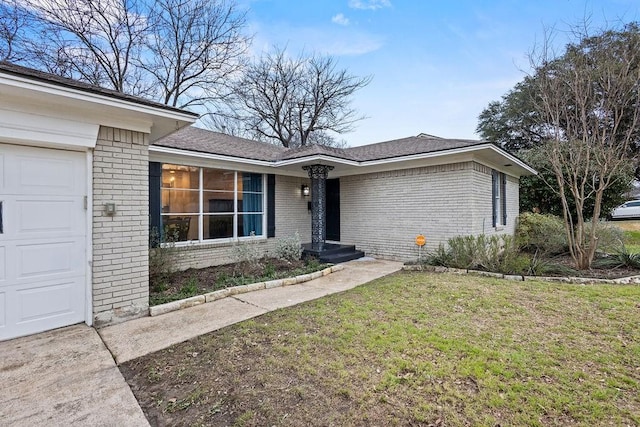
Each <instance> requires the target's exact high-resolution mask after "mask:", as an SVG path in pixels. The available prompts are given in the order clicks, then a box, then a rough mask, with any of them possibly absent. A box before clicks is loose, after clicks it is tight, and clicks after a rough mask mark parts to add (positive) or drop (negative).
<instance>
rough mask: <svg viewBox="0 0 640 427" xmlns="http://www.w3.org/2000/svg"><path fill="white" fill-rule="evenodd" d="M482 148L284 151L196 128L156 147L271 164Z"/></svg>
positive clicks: (417, 141) (435, 140) (441, 143)
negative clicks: (320, 157) (301, 160)
mask: <svg viewBox="0 0 640 427" xmlns="http://www.w3.org/2000/svg"><path fill="white" fill-rule="evenodd" d="M481 144H487V142H484V141H474V140H467V139H445V138H439V137H436V136H432V135H426V134H420V135H418V136H412V137H409V138H402V139H396V140H392V141H386V142H380V143H377V144H369V145H362V146H359V147H352V148H335V147H327V146H324V145H306V146H303V147H298V148H284V147H280V146H277V145H274V144H269V143H264V142H258V141H253V140H250V139H244V138H239V137H236V136H230V135H226V134H223V133H219V132H213V131H209V130H205V129H199V128H196V127H188V128H185V129H182V130H180V131H178V132H176V133H173V134H172V135H169V136H167V137H165V138H163V139H161V140H159V141H156V142H155V143H154V145H156V146H161V147H170V148H178V149H181V150H189V151H196V152H200V153H208V154H218V155H223V156H230V157H237V158H243V159H254V160H263V161H268V162H276V161H281V160H293V159H302V158H305V157H313V156H318V155H322V156H328V157H334V158H338V159H344V160H351V161H356V162H366V161H371V160H382V159H390V158H394V157H404V156H411V155H415V154H424V153H433V152H438V151H447V150H453V149H457V148H465V147H471V146H474V145H481Z"/></svg>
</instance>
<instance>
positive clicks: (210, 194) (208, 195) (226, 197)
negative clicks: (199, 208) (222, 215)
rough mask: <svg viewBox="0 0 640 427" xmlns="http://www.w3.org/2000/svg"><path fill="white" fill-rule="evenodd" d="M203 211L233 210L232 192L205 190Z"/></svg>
mask: <svg viewBox="0 0 640 427" xmlns="http://www.w3.org/2000/svg"><path fill="white" fill-rule="evenodd" d="M203 197H204V212H205V213H207V212H212V213H213V212H233V192H228V191H205V192H203Z"/></svg>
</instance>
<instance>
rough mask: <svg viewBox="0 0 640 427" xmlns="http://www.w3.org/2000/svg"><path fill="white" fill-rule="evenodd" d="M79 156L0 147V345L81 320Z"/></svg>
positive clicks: (83, 263)
mask: <svg viewBox="0 0 640 427" xmlns="http://www.w3.org/2000/svg"><path fill="white" fill-rule="evenodd" d="M85 156H86V154H85V153H78V152H68V151H63V150H52V149H43V148H34V147H19V146H15V145H7V144H0V159H1V160H0V168H1V169H0V176H1V177H2V185H3V186H0V201H2V203H3V233H2V234H0V340H2V339H9V338H15V337H19V336H23V335H28V334H33V333H37V332H42V331H46V330H49V329H54V328H59V327H62V326H67V325H71V324H74V323H79V322H82V321H84V320H85V315H86V274H87V268H88V266H87V254H86V224H87V222H86V221H87V211H86V209H85V207H84V196H85V194H86V190H85V188H86V179H85V177H86V171H85V167H86V164H85Z"/></svg>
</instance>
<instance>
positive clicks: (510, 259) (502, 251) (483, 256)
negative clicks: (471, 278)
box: [426, 234, 531, 274]
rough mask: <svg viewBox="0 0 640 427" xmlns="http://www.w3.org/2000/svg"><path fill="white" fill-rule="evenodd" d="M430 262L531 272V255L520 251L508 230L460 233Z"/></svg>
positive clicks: (514, 272) (435, 253)
mask: <svg viewBox="0 0 640 427" xmlns="http://www.w3.org/2000/svg"><path fill="white" fill-rule="evenodd" d="M426 262H427V264H431V265H440V266H444V267H453V268H464V269H479V270H486V271H494V272H500V273H505V274H528V273H529V271H530V266H531V258H530V257H529V256H528V255H526V254H522V253H521V252H520V251H518V248H517V247H516V246H515V244H514V241H513V238H512V237H511V236H508V235H504V234H494V235H492V236H486V235H484V234H481V235H478V236H456V237H453V238H451V239H449V240H448V241H447V246H446V247H445V246H444V245H442V244H441V245H439V246H438V249H436V251H435V252H433V253H430V254H428V255H427V258H426Z"/></svg>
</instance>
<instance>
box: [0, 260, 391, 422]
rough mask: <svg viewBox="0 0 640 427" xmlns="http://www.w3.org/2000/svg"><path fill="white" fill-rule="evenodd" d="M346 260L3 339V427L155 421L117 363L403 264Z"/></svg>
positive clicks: (0, 377)
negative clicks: (338, 265) (321, 269)
mask: <svg viewBox="0 0 640 427" xmlns="http://www.w3.org/2000/svg"><path fill="white" fill-rule="evenodd" d="M343 265H344V267H345V268H344V269H343V270H341V271H338V272H335V273H332V274H330V275H328V276H324V277H321V278H319V279H315V280H311V281H309V282H305V283H301V284H298V285H292V286H285V287H281V288H272V289H265V290H260V291H255V292H251V293H246V294H242V295H236V296H233V297H228V298H225V299H222V300H218V301H214V302H211V303H208V304H203V305H199V306H196V307H191V308H188V309H185V310H179V311H174V312H171V313H167V314H164V315H161V316H157V317H144V318H140V319H136V320H131V321H129V322H125V323H122V324H119V325H113V326H109V327H106V328H103V329H101V330H99V331H96V330H95V329H93V328H90V327H88V326H86V325H75V326H70V327H67V328H62V329H57V330H54V331H49V332H45V333H42V334H37V335H32V336H29V337H24V338H18V339H14V340H10V341H4V342H0V425H2V426H5V425H7V426H132V427H134V426H148V425H149V423H148V422H147V419H146V418H145V416H144V413H143V412H142V409H141V408H140V406H139V405H138V402H137V401H136V399H135V397H134V395H133V393H132V392H131V390H130V389H129V386H128V385H127V383H126V382H125V380H124V378H123V377H122V374H121V373H120V371H119V370H118V367H117V365H116V362H117V363H122V362H126V361H127V360H131V359H134V358H136V357H140V356H143V355H145V354H148V353H152V352H155V351H158V350H160V349H163V348H166V347H169V346H171V345H173V344H176V343H179V342H182V341H185V340H188V339H190V338H193V337H196V336H198V335H201V334H205V333H207V332H211V331H214V330H216V329H220V328H222V327H225V326H228V325H231V324H233V323H237V322H241V321H243V320H247V319H250V318H252V317H255V316H259V315H261V314H263V313H266V312H268V311H271V310H275V309H278V308H282V307H288V306H291V305H295V304H298V303H301V302H304V301H309V300H312V299H316V298H320V297H322V296H325V295H329V294H333V293H336V292H342V291H344V290H347V289H351V288H353V287H356V286H358V285H361V284H363V283H366V282H369V281H371V280H373V279H377V278H379V277H382V276H385V275H387V274H390V273H393V272H395V271H398V270H400V268H401V267H402V264H401V263H398V262H391V261H376V260H371V259H366V258H364V259H362V260H356V261H351V262H348V263H345V264H343ZM98 333H99V334H100V336H101V337H102V340H101V339H100V336H99V335H98ZM105 344H106V346H105ZM107 347H108V348H107ZM112 354H113V357H112ZM114 358H115V361H114Z"/></svg>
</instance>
